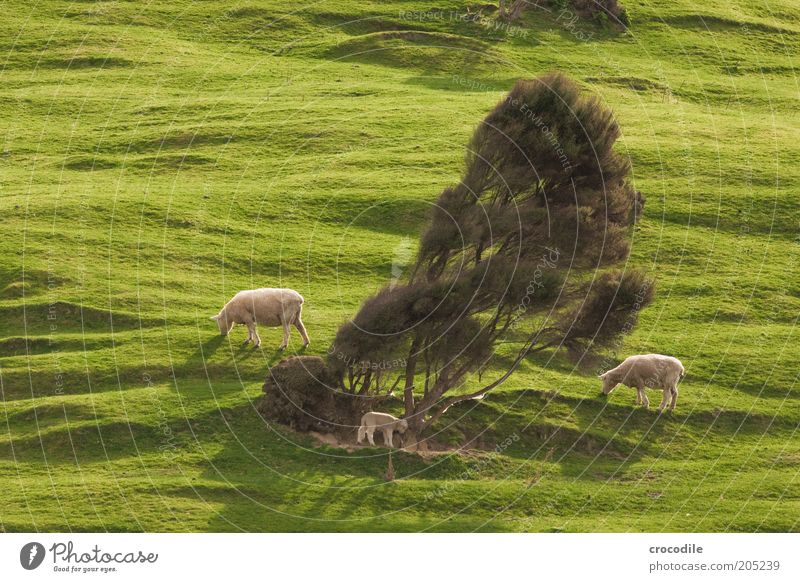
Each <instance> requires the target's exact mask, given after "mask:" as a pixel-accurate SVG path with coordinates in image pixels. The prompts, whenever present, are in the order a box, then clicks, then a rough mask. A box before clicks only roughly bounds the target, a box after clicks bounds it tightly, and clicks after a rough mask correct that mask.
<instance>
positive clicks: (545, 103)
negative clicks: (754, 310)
mask: <svg viewBox="0 0 800 582" xmlns="http://www.w3.org/2000/svg"><path fill="white" fill-rule="evenodd" d="M619 135H620V130H619V126H618V125H617V122H616V121H615V119H614V117H613V115H612V113H611V111H610V110H609V109H608V108H607V107H605V106H604V105H603V104H602V103H601V102H600V100H599V99H597V98H596V97H593V96H589V95H586V94H584V93H583V92H582V91H581V89H580V88H579V87H578V85H576V84H575V83H574V82H572V81H570V80H569V79H568V78H567V77H565V76H564V75H561V74H548V75H545V76H543V77H540V78H538V79H536V80H532V81H519V82H517V84H516V85H515V86H514V88H513V89H512V91H511V92H510V93H509V95H508V96H507V98H506V99H504V100H503V101H501V102H500V103H498V104H497V106H496V107H495V108H494V109H493V110H492V111H491V113H489V115H488V116H487V117H486V119H484V120H483V122H482V123H481V124H480V125H479V126H478V127H477V129H476V130H475V132H474V134H473V136H472V139H471V140H470V142H469V146H468V148H467V155H466V163H465V169H464V173H463V177H462V179H461V181H460V182H459V183H458V184H455V185H453V186H451V187H448V188H446V189H445V190H444V191H443V192H442V193H441V195H440V196H439V199H438V201H437V204H436V206H435V211H433V212H432V214H431V216H430V219H429V223H428V225H427V228H426V229H425V230H424V233H423V234H422V238H421V241H420V245H419V251H418V255H417V257H416V262H415V264H414V266H413V268H412V269H410V270H409V273H410V274H409V276H408V278H407V280H404V281H402V282H401V283H399V284H398V283H394V284H393V285H391V286H387V287H385V288H384V289H383V290H381V291H380V292H379V293H377V294H376V295H375V296H373V297H371V298H369V299H367V300H366V301H365V302H364V304H363V305H362V307H361V309H360V310H359V312H358V313H357V314H356V315H355V317H354V318H353V319H352V320H351V321H349V322H347V323H345V324H344V325H343V326H342V327H341V328H340V329H339V331H338V333H337V335H336V339H335V345H334V348H333V349H332V350H331V355H330V356H329V359H328V366H329V368H330V370H331V372H332V373H333V376H334V377H335V378H338V381H339V382H340V386H339V388H340V389H341V390H342V391H343V392H346V393H350V394H353V395H357V396H366V397H378V398H380V397H382V396H384V395H386V394H388V393H390V392H393V391H395V390H401V391H402V394H403V399H404V404H405V415H404V416H405V418H406V419H407V420H408V422H409V428H410V432H411V434H412V435H413V436H415V437H416V438H417V439H418V438H419V437H420V435H423V433H424V432H425V431H426V430H427V429H428V428H429V427H430V426H431V425H432V424H433V423H434V422H436V420H437V419H438V418H439V417H440V416H441V415H442V414H443V413H444V412H445V411H446V410H447V409H448V408H449V407H450V406H452V405H453V404H455V403H457V402H460V401H463V400H467V399H473V398H478V397H480V396H482V395H484V394H486V393H487V392H489V391H490V390H492V389H493V388H496V387H497V386H499V385H500V384H501V383H502V382H504V381H505V380H506V379H507V378H508V377H509V376H510V375H511V374H512V373H513V372H514V371H515V370H516V369H517V367H518V366H519V364H520V363H521V362H522V361H523V360H524V359H525V358H526V357H527V356H529V355H530V354H532V353H533V352H537V351H541V350H546V349H548V348H553V349H555V348H564V349H567V350H570V351H573V352H579V353H580V352H583V351H585V350H589V349H592V348H598V347H601V346H608V345H609V344H611V343H613V342H614V341H615V340H617V339H618V338H619V337H620V335H621V334H623V333H625V332H626V331H628V330H630V329H631V328H632V327H633V325H634V324H635V322H636V317H637V313H638V310H639V308H641V307H642V306H644V305H646V304H647V303H649V302H650V300H651V298H652V294H653V287H652V284H651V282H650V281H649V280H648V279H647V277H645V276H644V275H643V274H642V273H639V272H637V271H634V270H631V269H630V268H626V269H622V270H620V269H619V268H618V267H619V266H620V265H622V264H623V263H624V261H625V259H626V258H627V256H628V253H629V246H630V230H631V226H632V224H633V222H634V220H635V217H636V215H637V213H638V212H639V211H640V209H641V204H642V201H641V197H640V196H639V195H638V193H637V192H636V191H635V190H634V189H633V187H632V186H631V184H630V183H629V182H628V174H629V170H630V165H629V162H628V159H627V158H626V157H624V156H622V155H620V154H619V153H617V152H615V151H614V149H613V146H614V143H615V141H616V140H617V138H618V137H619ZM615 267H616V268H615ZM500 342H502V343H504V344H506V343H510V344H512V345H513V346H515V352H514V355H513V357H512V359H511V363H510V364H508V365H506V367H505V368H504V369H499V367H498V366H495V365H493V356H494V355H495V348H496V347H497V346H498V345H499V344H500ZM343 355H345V357H343ZM498 369H499V371H497V370H498ZM491 376H493V377H491Z"/></svg>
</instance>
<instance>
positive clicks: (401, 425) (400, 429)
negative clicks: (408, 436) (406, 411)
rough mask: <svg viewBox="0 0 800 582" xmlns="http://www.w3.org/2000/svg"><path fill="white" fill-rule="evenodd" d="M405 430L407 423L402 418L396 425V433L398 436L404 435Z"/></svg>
mask: <svg viewBox="0 0 800 582" xmlns="http://www.w3.org/2000/svg"><path fill="white" fill-rule="evenodd" d="M407 430H408V421H407V420H406V419H405V418H403V419H401V420H400V422H398V423H397V432H399V433H400V434H405V433H406V431H407Z"/></svg>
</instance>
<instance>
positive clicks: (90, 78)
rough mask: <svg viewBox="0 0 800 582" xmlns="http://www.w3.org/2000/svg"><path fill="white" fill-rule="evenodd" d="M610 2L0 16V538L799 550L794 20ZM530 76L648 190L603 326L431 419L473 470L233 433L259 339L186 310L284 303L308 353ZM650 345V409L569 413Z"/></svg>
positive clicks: (257, 384)
mask: <svg viewBox="0 0 800 582" xmlns="http://www.w3.org/2000/svg"><path fill="white" fill-rule="evenodd" d="M624 4H625V5H626V7H627V8H628V12H629V14H630V17H631V21H632V25H631V26H632V27H631V30H630V31H629V32H628V33H620V32H618V31H615V30H613V29H612V28H610V27H605V28H604V27H602V26H597V25H594V24H586V23H581V24H577V25H574V24H570V22H569V20H568V19H567V18H566V17H565V15H563V14H559V13H557V12H553V13H550V14H547V13H545V12H541V11H535V12H530V13H528V14H527V15H526V16H525V17H524V19H523V20H522V21H519V22H516V23H514V24H513V26H512V27H510V28H509V27H495V26H493V25H491V22H489V21H465V20H464V19H463V18H459V17H457V15H458V14H463V13H464V12H465V4H464V3H462V2H456V1H453V0H441V1H440V2H438V3H436V8H435V12H433V13H430V14H423V12H425V11H430V10H432V8H431V5H430V3H425V2H420V1H418V0H409V1H403V2H399V1H387V0H381V1H377V0H375V1H373V2H369V1H365V2H355V1H352V0H339V1H336V2H333V1H323V2H313V3H300V4H292V3H286V2H277V1H273V0H247V1H243V2H235V3H229V2H222V1H211V2H184V1H175V2H169V3H167V2H161V3H135V2H124V1H119V2H116V1H111V2H97V3H90V2H68V1H64V2H57V1H47V2H38V3H35V4H33V5H31V3H28V2H18V1H11V2H5V3H3V8H4V10H3V14H4V17H3V19H2V22H0V42H1V43H2V47H0V49H1V50H0V118H1V119H2V120H3V121H2V130H1V131H0V226H1V227H2V235H3V236H2V237H0V380H1V382H0V385H1V386H2V405H1V408H0V531H1V530H5V531H20V530H59V531H64V530H67V531H84V530H100V531H103V530H111V531H140V530H147V531H239V530H248V531H254V530H255V531H287V530H288V531H308V530H314V531H319V530H322V531H354V530H357V531H360V530H368V531H396V530H402V531H407V530H408V531H416V530H426V531H430V530H451V531H452V530H455V531H465V530H469V531H471V530H480V531H496V530H502V531H507V530H513V531H687V530H688V531H786V530H791V531H797V530H800V479H798V469H799V468H800V435H799V434H798V425H799V423H800V386H798V385H797V379H798V370H800V367H798V363H797V353H798V351H797V346H798V345H800V344H799V343H798V337H797V332H796V329H795V328H796V323H797V317H798V313H799V312H800V268H799V267H800V244H798V243H799V242H800V239H798V232H799V230H800V224H799V223H798V209H800V202H799V201H798V194H799V191H800V139H798V137H799V136H800V117H798V116H797V111H798V96H799V91H798V82H797V76H796V71H795V69H794V67H795V65H796V60H797V59H796V55H798V54H800V53H799V52H798V51H799V50H800V4H798V3H797V2H795V1H792V0H774V1H771V2H769V3H766V2H756V3H752V2H746V1H744V0H733V1H722V0H712V1H709V2H690V1H688V0H675V1H673V2H665V1H660V2H645V1H642V0H625V1H624ZM556 69H557V70H562V71H564V72H566V73H567V74H569V75H570V76H572V77H573V78H575V79H577V80H578V81H579V82H581V83H582V84H583V85H584V86H585V87H586V88H587V90H590V91H592V92H594V93H596V94H598V95H600V96H601V97H602V98H603V99H604V100H605V101H606V102H607V103H608V104H609V106H610V107H612V108H613V110H614V111H615V112H616V114H617V116H618V119H619V122H620V125H621V126H622V129H623V132H624V135H623V138H622V139H621V140H620V142H619V144H618V146H619V148H621V151H624V153H625V154H627V155H629V156H630V158H631V160H632V162H633V173H634V179H635V183H636V187H637V189H639V190H641V191H642V192H644V193H645V194H646V196H647V205H646V207H645V217H644V219H643V220H642V221H641V222H640V223H639V224H638V225H637V227H636V230H635V232H634V235H633V236H634V239H633V253H632V256H631V258H630V263H631V264H632V265H634V266H636V267H640V268H645V269H648V270H649V271H650V272H651V273H652V274H653V275H654V276H655V277H656V278H657V280H658V292H657V296H656V300H655V303H654V304H653V305H652V306H651V307H648V308H647V309H646V310H644V311H643V312H642V313H641V317H640V325H639V326H638V328H637V329H636V330H635V332H634V333H633V334H632V335H630V336H628V337H626V338H625V341H624V345H623V346H621V347H620V349H619V350H618V351H617V352H615V353H610V354H604V357H605V361H603V360H600V361H597V362H593V363H592V364H591V365H588V364H585V363H584V364H581V365H577V364H576V363H575V362H574V361H572V360H570V359H569V358H568V357H567V356H566V355H565V354H563V353H561V352H553V353H546V354H541V355H539V356H537V358H536V359H535V360H533V359H532V360H531V361H529V362H527V363H526V365H525V366H524V368H523V369H522V370H521V371H520V372H519V373H518V374H516V375H515V376H514V377H513V378H512V379H511V380H510V381H509V382H508V383H507V384H505V385H503V387H502V388H501V389H500V390H498V391H496V392H495V393H493V394H491V395H490V396H489V397H487V398H486V399H485V400H483V401H482V402H480V403H475V402H473V403H469V404H468V405H461V406H460V407H459V408H457V409H453V410H451V411H450V412H448V414H447V415H446V416H445V418H444V419H443V420H446V422H445V423H443V428H442V431H443V432H442V434H440V435H439V438H441V439H444V440H451V441H452V442H460V441H461V440H463V439H464V438H467V437H468V436H469V437H472V436H475V435H478V434H480V437H479V439H480V442H481V445H482V446H483V449H485V450H482V451H479V450H474V451H470V452H465V453H460V454H456V453H453V454H443V455H437V456H435V457H432V458H429V459H422V458H420V457H418V456H416V455H410V454H398V455H395V456H394V465H395V471H396V474H397V477H398V479H397V480H396V481H395V482H393V483H385V482H384V481H383V479H382V474H383V472H384V470H385V467H386V461H387V459H386V456H385V451H384V450H382V449H361V450H359V451H357V452H354V453H347V452H346V451H344V450H341V449H335V448H328V447H318V446H315V443H314V441H312V440H311V439H309V438H306V437H303V436H298V435H296V434H293V433H291V432H289V431H286V430H284V429H282V428H280V427H278V426H270V425H268V424H267V423H265V422H264V421H263V420H262V419H261V418H260V417H259V415H258V414H257V413H256V411H255V409H254V407H253V406H254V402H255V400H256V399H257V398H258V396H259V394H260V390H261V384H262V382H263V379H264V377H265V375H266V370H267V367H268V366H269V365H270V364H272V363H275V362H277V361H278V360H279V359H280V358H281V357H282V356H281V355H280V354H278V353H277V352H275V351H274V350H275V348H276V347H277V346H278V344H279V341H280V339H279V338H280V331H279V330H277V329H265V328H262V329H261V336H262V339H263V341H264V346H263V349H261V350H253V349H251V348H241V347H240V345H239V344H240V343H241V341H242V340H243V339H244V331H243V330H242V329H238V330H237V331H236V332H234V333H233V334H232V337H230V338H222V337H220V336H219V334H218V333H217V330H216V327H215V324H214V323H213V322H211V321H209V320H208V316H209V315H213V314H215V313H216V312H217V311H218V310H219V308H220V307H221V306H222V305H223V304H224V302H225V301H226V300H227V299H228V298H229V297H230V296H231V295H233V293H234V292H235V291H237V290H239V289H244V288H252V287H256V286H288V287H292V288H294V289H297V290H298V291H300V292H301V293H302V294H303V295H304V296H305V298H306V308H305V316H304V319H305V321H306V325H307V327H308V329H309V333H310V335H311V339H312V344H311V346H310V347H309V348H308V350H307V351H306V352H305V353H308V354H320V355H321V354H324V353H325V350H326V348H327V347H328V346H329V345H330V342H331V340H332V338H333V335H334V333H335V331H336V329H337V327H338V326H339V325H340V324H341V323H342V322H343V321H345V320H346V319H347V318H348V317H351V316H352V315H353V314H354V313H355V311H356V309H357V308H358V306H359V304H360V303H361V301H362V300H363V299H365V298H366V297H367V296H369V295H370V294H371V293H373V292H374V291H376V290H377V289H378V288H379V287H381V286H382V285H384V284H386V283H387V282H388V280H389V278H390V276H391V265H392V260H393V256H394V255H395V253H396V249H398V248H399V247H402V245H408V244H409V241H411V243H410V244H415V241H416V240H417V236H418V234H419V232H420V229H421V227H422V225H423V223H424V220H425V216H426V212H427V210H428V208H429V207H430V204H431V202H432V201H434V200H435V198H436V196H437V195H438V193H439V192H440V191H441V190H442V188H444V187H445V186H447V185H449V184H451V183H453V182H456V181H457V180H458V179H459V174H460V171H461V169H462V167H461V166H462V159H463V151H464V147H465V145H466V142H467V139H468V137H469V136H470V134H471V132H472V129H473V128H474V127H475V125H476V124H477V123H478V122H479V121H480V120H481V119H482V118H483V117H484V116H485V114H486V113H487V112H488V110H489V109H490V108H491V107H492V106H493V105H494V104H495V103H496V102H497V101H498V100H499V99H500V98H501V96H502V95H503V92H504V91H507V90H508V89H510V87H511V86H512V84H513V82H514V81H515V80H516V79H518V78H532V77H535V76H538V75H540V74H542V73H544V72H546V71H549V70H556ZM300 345H301V344H300V340H299V337H298V336H297V334H296V333H293V336H292V343H291V344H290V348H289V350H288V353H294V352H297V351H298V350H300ZM507 349H508V350H509V351H508V352H507V353H506V352H501V353H499V354H498V357H497V362H496V370H500V369H502V365H503V360H504V357H506V356H508V355H509V354H510V353H511V349H512V348H511V347H508V348H507ZM649 351H657V352H662V353H668V354H672V355H675V356H677V357H679V358H681V360H682V361H683V362H684V364H685V365H686V368H687V377H686V379H685V381H684V383H683V384H682V391H681V396H680V400H679V403H678V408H677V410H676V411H675V413H674V414H671V415H665V416H663V417H659V416H658V415H657V414H656V413H655V411H645V410H641V409H639V408H636V407H634V405H633V403H634V394H633V391H632V390H629V389H624V388H619V389H618V390H617V391H616V392H615V393H614V394H613V395H612V396H611V398H610V399H609V400H608V401H606V400H603V399H601V398H599V397H598V393H599V391H600V385H599V381H598V380H597V379H596V378H595V377H594V372H595V371H596V369H597V368H598V367H601V366H603V365H604V364H605V366H606V367H610V365H611V364H610V363H609V362H614V363H616V362H618V361H619V360H620V359H621V358H622V357H624V356H625V355H629V354H631V353H637V352H638V353H641V352H649ZM651 399H652V400H656V402H657V401H658V396H657V395H656V397H655V398H651ZM450 423H452V424H450ZM508 439H510V442H511V445H510V446H509V447H507V448H505V449H504V450H502V452H500V453H497V452H492V451H491V449H492V448H493V447H494V446H495V445H496V444H498V443H503V442H504V441H507V440H508ZM551 450H552V452H551V453H550V452H549V451H551Z"/></svg>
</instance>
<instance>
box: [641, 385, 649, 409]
mask: <svg viewBox="0 0 800 582" xmlns="http://www.w3.org/2000/svg"><path fill="white" fill-rule="evenodd" d="M642 404H643V405H644V407H645V408H650V399H649V398H648V397H647V392H646V391H645V389H644V388H642Z"/></svg>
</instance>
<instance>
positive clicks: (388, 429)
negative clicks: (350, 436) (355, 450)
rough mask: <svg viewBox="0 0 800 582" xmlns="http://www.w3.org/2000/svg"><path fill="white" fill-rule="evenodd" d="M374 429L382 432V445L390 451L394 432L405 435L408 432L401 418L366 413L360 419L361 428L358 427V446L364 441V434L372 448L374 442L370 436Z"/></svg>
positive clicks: (406, 424) (384, 414) (381, 413)
mask: <svg viewBox="0 0 800 582" xmlns="http://www.w3.org/2000/svg"><path fill="white" fill-rule="evenodd" d="M376 429H380V430H381V431H383V443H384V444H385V445H386V446H387V447H389V448H390V449H391V448H392V437H393V436H394V431H397V432H399V433H400V434H405V432H406V431H407V430H408V422H406V420H405V419H403V418H397V417H395V416H392V415H391V414H386V413H384V412H368V413H366V414H365V415H364V416H362V417H361V426H360V427H358V442H359V444H360V443H361V441H363V440H364V435H365V434H366V435H367V439H368V440H369V444H371V445H372V446H373V447H374V446H375V441H374V440H373V439H372V435H373V434H374V433H375V430H376Z"/></svg>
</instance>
